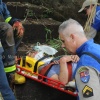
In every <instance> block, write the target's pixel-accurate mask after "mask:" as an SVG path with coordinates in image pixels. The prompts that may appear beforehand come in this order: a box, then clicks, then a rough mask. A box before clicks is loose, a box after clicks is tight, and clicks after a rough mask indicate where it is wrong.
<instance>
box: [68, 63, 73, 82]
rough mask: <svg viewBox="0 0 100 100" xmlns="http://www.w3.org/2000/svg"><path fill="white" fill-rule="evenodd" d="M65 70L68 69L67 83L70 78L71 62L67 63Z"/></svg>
mask: <svg viewBox="0 0 100 100" xmlns="http://www.w3.org/2000/svg"><path fill="white" fill-rule="evenodd" d="M67 69H68V82H69V81H71V77H72V62H67Z"/></svg>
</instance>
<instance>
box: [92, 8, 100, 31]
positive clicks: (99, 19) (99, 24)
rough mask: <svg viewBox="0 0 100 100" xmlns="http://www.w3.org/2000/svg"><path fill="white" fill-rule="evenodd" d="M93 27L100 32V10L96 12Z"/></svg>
mask: <svg viewBox="0 0 100 100" xmlns="http://www.w3.org/2000/svg"><path fill="white" fill-rule="evenodd" d="M92 27H93V28H94V29H95V30H97V31H100V8H99V9H98V10H97V11H96V15H95V19H94V22H93V24H92Z"/></svg>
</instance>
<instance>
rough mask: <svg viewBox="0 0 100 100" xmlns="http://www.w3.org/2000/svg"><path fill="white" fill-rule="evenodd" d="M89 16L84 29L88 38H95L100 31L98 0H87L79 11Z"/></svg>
mask: <svg viewBox="0 0 100 100" xmlns="http://www.w3.org/2000/svg"><path fill="white" fill-rule="evenodd" d="M78 12H79V13H84V14H85V15H86V16H87V21H86V24H85V28H84V31H85V33H86V36H87V38H88V39H91V38H94V37H95V36H96V34H97V32H99V31H100V6H99V4H98V0H85V1H84V2H83V5H82V8H81V9H80V10H79V11H78Z"/></svg>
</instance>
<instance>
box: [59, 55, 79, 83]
mask: <svg viewBox="0 0 100 100" xmlns="http://www.w3.org/2000/svg"><path fill="white" fill-rule="evenodd" d="M78 60H79V57H78V56H77V55H69V56H68V55H67V56H64V57H62V58H61V59H60V73H59V76H58V78H59V80H60V81H61V82H62V83H64V84H66V83H68V78H69V76H68V73H69V72H68V69H67V62H70V61H72V62H77V61H78Z"/></svg>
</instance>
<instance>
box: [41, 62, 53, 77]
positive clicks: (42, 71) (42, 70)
mask: <svg viewBox="0 0 100 100" xmlns="http://www.w3.org/2000/svg"><path fill="white" fill-rule="evenodd" d="M53 64H54V63H53V62H52V63H50V64H48V65H46V66H45V67H43V68H42V69H41V71H40V73H39V74H41V75H43V76H45V74H46V73H47V71H49V69H50V67H51V66H52V65H53Z"/></svg>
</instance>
